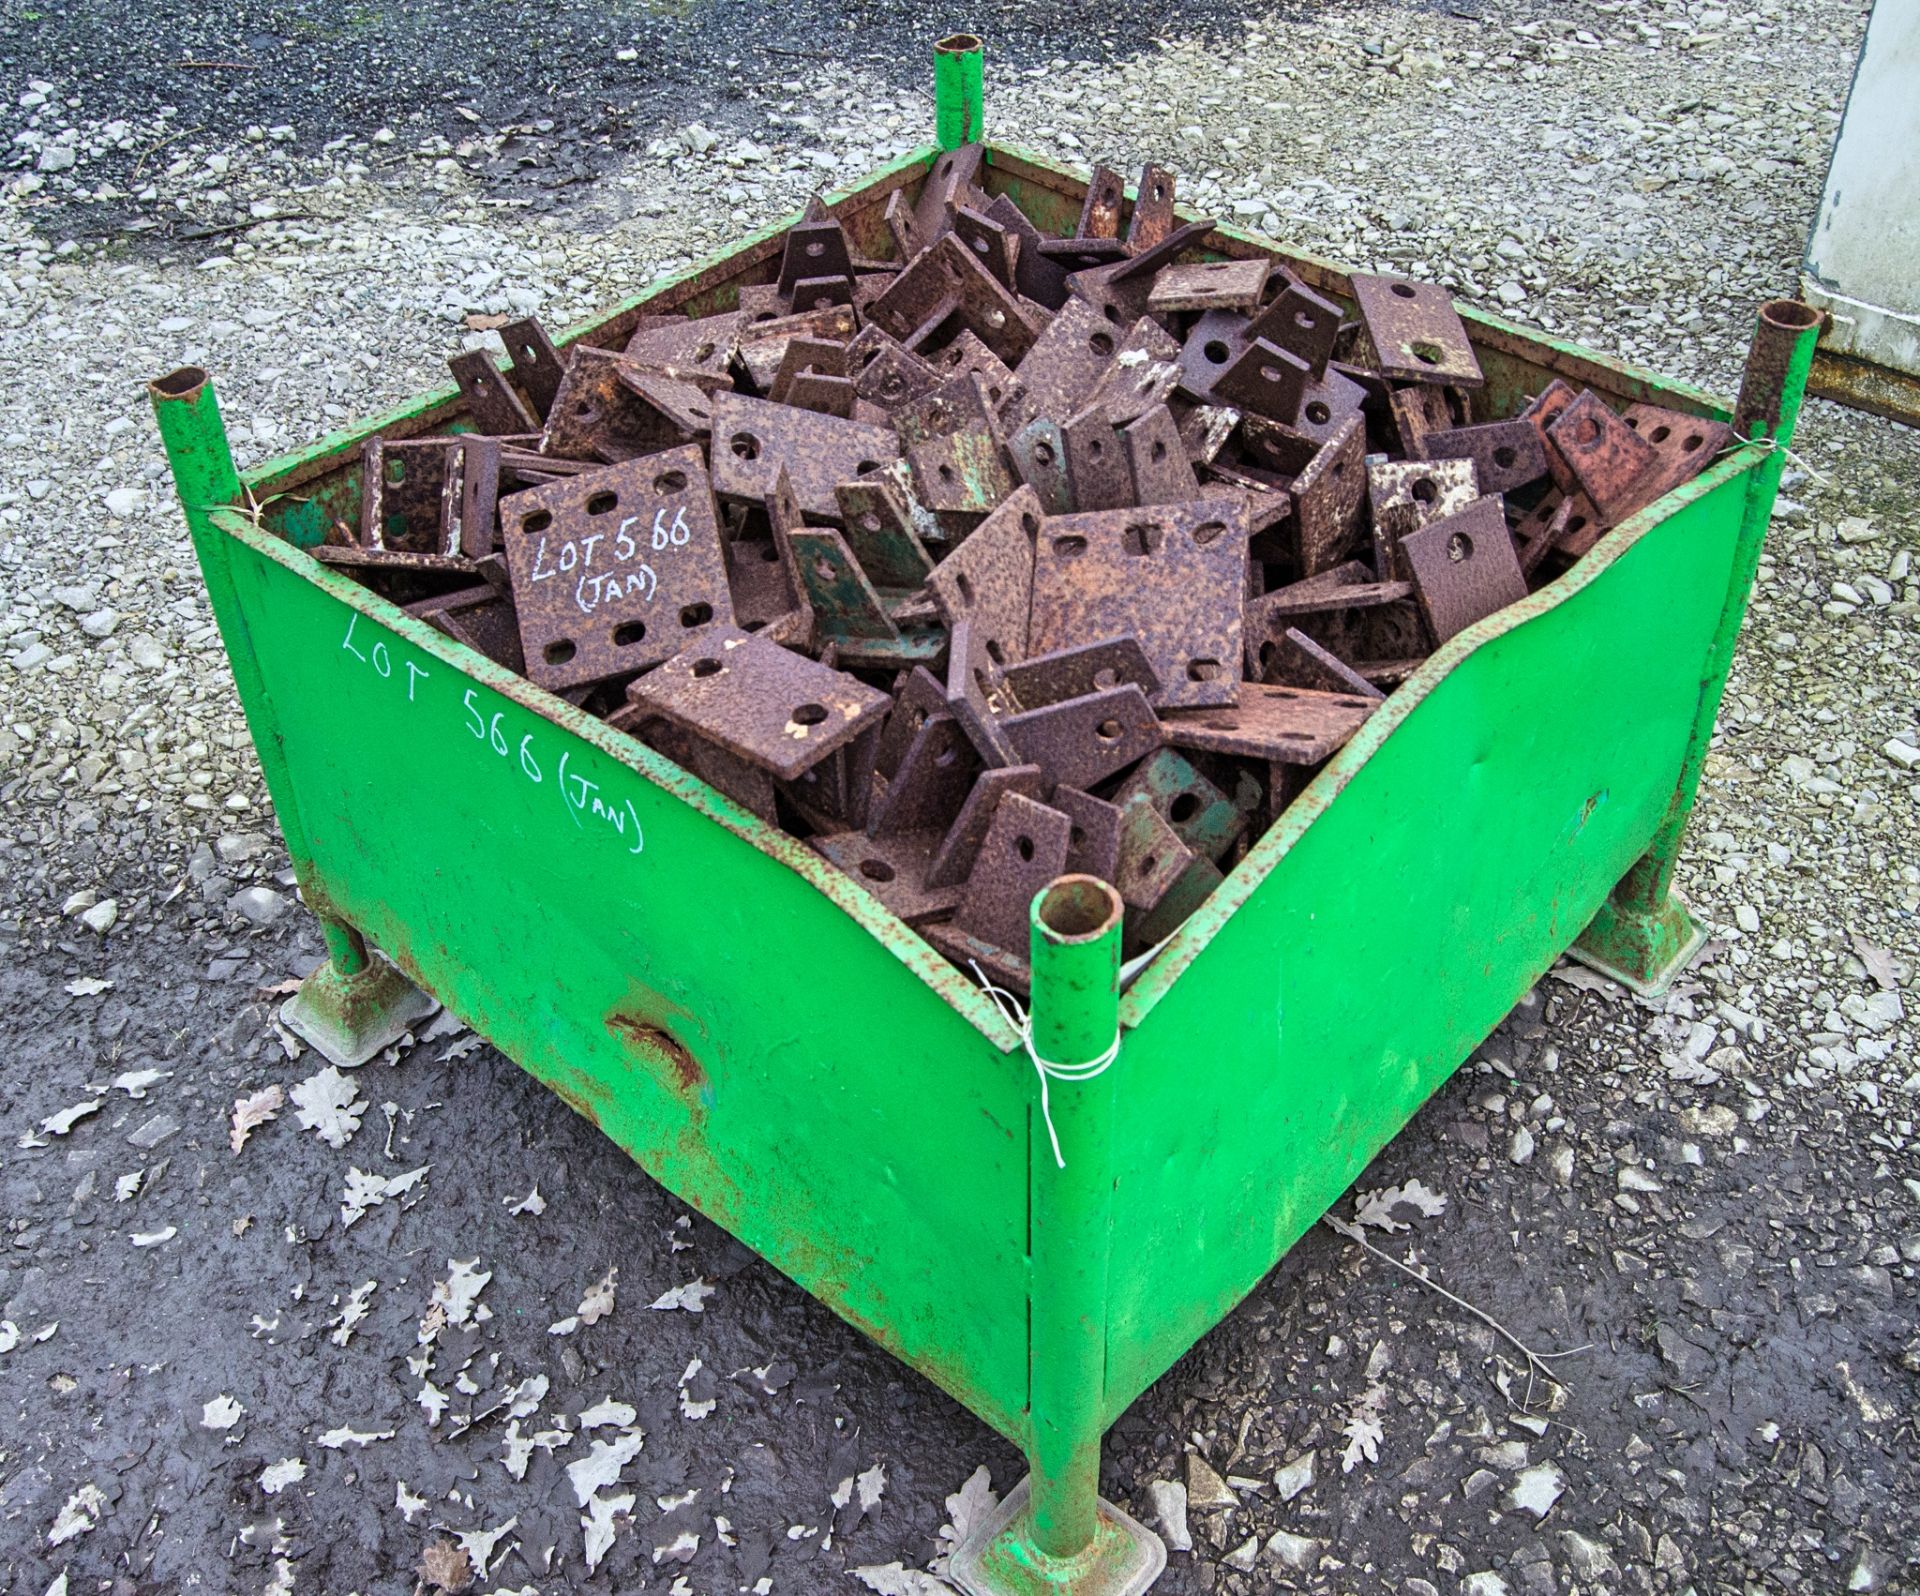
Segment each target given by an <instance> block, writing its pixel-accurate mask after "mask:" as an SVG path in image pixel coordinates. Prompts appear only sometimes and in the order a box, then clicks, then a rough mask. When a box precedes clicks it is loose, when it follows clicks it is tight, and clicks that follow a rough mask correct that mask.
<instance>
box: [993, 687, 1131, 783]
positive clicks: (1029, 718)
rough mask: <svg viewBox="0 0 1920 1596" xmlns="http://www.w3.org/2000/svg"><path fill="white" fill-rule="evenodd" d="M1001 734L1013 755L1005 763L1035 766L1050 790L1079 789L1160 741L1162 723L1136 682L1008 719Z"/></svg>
mask: <svg viewBox="0 0 1920 1596" xmlns="http://www.w3.org/2000/svg"><path fill="white" fill-rule="evenodd" d="M999 730H1000V732H1001V733H1002V735H1003V736H1004V737H1005V738H1006V740H1007V742H1008V744H1009V745H1010V746H1011V747H1012V748H1013V750H1014V752H1015V754H1016V756H1017V757H1016V758H1015V759H1014V760H1010V761H1008V763H1018V764H1030V765H1038V766H1039V767H1040V768H1041V770H1043V771H1044V772H1045V773H1046V778H1047V785H1048V786H1049V787H1054V786H1067V787H1078V788H1080V789H1081V790H1082V791H1086V790H1088V789H1091V788H1093V787H1097V786H1098V785H1099V784H1100V783H1101V782H1103V781H1105V780H1106V779H1107V778H1108V777H1109V776H1112V775H1115V774H1116V773H1118V772H1119V771H1122V770H1124V769H1126V767H1127V766H1128V765H1131V764H1132V763H1133V762H1134V761H1135V760H1136V759H1140V758H1143V757H1144V756H1146V755H1147V754H1150V753H1152V752H1153V751H1154V749H1156V748H1158V747H1159V746H1160V743H1161V736H1160V723H1159V721H1158V720H1157V719H1155V717H1154V712H1153V710H1152V709H1151V708H1150V707H1149V706H1148V704H1147V695H1146V694H1145V693H1143V692H1141V690H1140V688H1139V685H1138V684H1137V683H1134V682H1122V683H1121V684H1120V685H1119V686H1117V687H1108V688H1103V689H1102V690H1101V691H1099V692H1096V693H1086V694H1083V695H1082V696H1081V697H1079V698H1068V699H1063V700H1061V701H1060V702H1059V703H1057V704H1048V705H1047V706H1046V707H1045V708H1042V709H1029V710H1023V711H1021V712H1020V713H1019V714H1015V715H1008V716H1006V717H1005V718H1003V719H1002V720H1001V721H1000V722H999Z"/></svg>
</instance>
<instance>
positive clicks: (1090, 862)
mask: <svg viewBox="0 0 1920 1596" xmlns="http://www.w3.org/2000/svg"><path fill="white" fill-rule="evenodd" d="M1053 807H1054V808H1056V809H1058V810H1059V811H1060V813H1061V814H1063V815H1065V816H1066V817H1067V819H1068V820H1069V821H1071V822H1072V824H1073V829H1072V830H1071V831H1070V832H1069V833H1068V834H1067V869H1068V870H1070V871H1073V872H1075V873H1077V874H1081V875H1089V876H1098V877H1099V878H1100V879H1101V880H1102V881H1112V880H1113V878H1114V876H1115V875H1116V874H1118V872H1119V869H1120V826H1121V814H1120V811H1119V809H1118V808H1116V807H1115V806H1114V805H1112V804H1110V803H1108V802H1107V801H1106V800H1105V799H1104V798H1096V797H1094V796H1093V794H1092V793H1087V792H1082V791H1081V790H1080V789H1079V788H1078V787H1064V786H1062V787H1055V788H1054V789H1053Z"/></svg>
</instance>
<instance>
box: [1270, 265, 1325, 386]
mask: <svg viewBox="0 0 1920 1596" xmlns="http://www.w3.org/2000/svg"><path fill="white" fill-rule="evenodd" d="M1339 335H1340V307H1339V306H1338V305H1336V304H1335V303H1334V302H1333V301H1332V300H1330V299H1326V298H1323V297H1322V296H1321V295H1319V294H1316V293H1315V292H1314V291H1313V290H1312V289H1311V288H1309V287H1307V285H1306V284H1305V283H1303V282H1301V281H1300V280H1299V279H1298V278H1297V277H1294V276H1292V275H1291V274H1289V275H1288V276H1287V278H1286V280H1285V282H1284V283H1283V284H1282V285H1281V289H1280V292H1279V293H1278V294H1276V295H1275V296H1274V298H1273V300H1272V302H1271V303H1270V304H1269V305H1268V306H1267V307H1266V309H1264V310H1261V311H1259V312H1257V313H1256V314H1255V316H1254V318H1253V320H1252V321H1251V322H1250V323H1249V324H1248V326H1247V337H1248V338H1250V339H1251V338H1264V339H1266V340H1267V342H1268V343H1270V344H1274V345H1276V346H1277V347H1279V348H1281V349H1284V350H1286V351H1287V353H1288V354H1290V355H1295V356H1298V357H1299V358H1300V359H1301V360H1304V361H1305V362H1306V363H1307V370H1308V372H1309V373H1310V374H1311V376H1312V378H1313V380H1314V381H1315V382H1318V381H1319V380H1320V379H1321V378H1322V377H1324V376H1325V375H1326V374H1327V362H1328V361H1329V360H1330V359H1332V357H1333V344H1334V340H1335V339H1336V338H1337V337H1338V336H1339Z"/></svg>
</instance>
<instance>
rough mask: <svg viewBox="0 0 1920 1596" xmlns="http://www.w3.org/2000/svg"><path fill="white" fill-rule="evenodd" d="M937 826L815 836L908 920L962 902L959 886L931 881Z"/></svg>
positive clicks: (936, 916) (943, 912)
mask: <svg viewBox="0 0 1920 1596" xmlns="http://www.w3.org/2000/svg"><path fill="white" fill-rule="evenodd" d="M939 841H940V833H939V832H937V831H921V832H909V833H906V834H904V835H899V836H892V837H869V836H868V835H867V834H866V833H865V832H864V831H838V832H832V833H829V834H828V835H827V836H824V837H815V838H814V839H813V846H814V847H815V848H816V849H818V850H819V851H820V852H821V853H822V854H824V855H826V857H827V858H828V859H829V860H831V861H832V862H833V863H834V864H835V865H837V866H839V867H840V869H841V870H843V871H845V872H846V873H847V874H848V875H850V876H852V877H853V879H854V880H855V881H857V882H859V883H860V885H861V886H863V887H865V888H866V889H867V891H869V892H871V893H872V894H873V895H874V896H875V897H876V898H878V899H879V900H880V901H881V903H883V904H884V905H886V907H887V909H888V910H889V911H891V912H892V913H893V914H894V915H895V916H897V917H898V918H899V919H902V920H904V921H906V923H907V924H908V925H912V926H919V925H925V924H926V923H927V921H929V920H940V919H945V918H946V916H948V915H950V914H952V913H953V911H954V910H955V909H957V908H958V907H959V906H960V888H959V887H958V886H951V887H929V886H928V885H927V884H926V871H927V861H928V860H929V859H931V858H932V857H933V850H934V848H935V847H936V846H937V845H938V844H939Z"/></svg>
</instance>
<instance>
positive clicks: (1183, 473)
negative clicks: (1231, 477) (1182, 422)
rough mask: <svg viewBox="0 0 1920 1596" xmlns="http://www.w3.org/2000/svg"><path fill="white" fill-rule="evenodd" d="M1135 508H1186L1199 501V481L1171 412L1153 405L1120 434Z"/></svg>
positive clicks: (1161, 405)
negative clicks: (1180, 505)
mask: <svg viewBox="0 0 1920 1596" xmlns="http://www.w3.org/2000/svg"><path fill="white" fill-rule="evenodd" d="M1120 442H1121V448H1122V451H1123V452H1124V453H1125V455H1126V459H1127V471H1128V475H1129V476H1131V477H1132V478H1133V498H1134V502H1135V503H1136V504H1189V503H1191V502H1192V501H1193V500H1195V499H1198V498H1199V497H1200V479H1199V478H1198V477H1197V476H1195V475H1194V471H1193V462H1192V461H1191V460H1189V459H1188V458H1187V451H1186V445H1185V444H1184V442H1183V441H1182V440H1181V437H1180V427H1179V423H1177V422H1176V421H1175V420H1174V419H1173V412H1172V411H1171V410H1169V409H1168V408H1167V407H1166V406H1165V405H1164V404H1159V405H1155V406H1154V407H1153V408H1152V409H1151V410H1149V411H1147V412H1146V413H1145V414H1144V415H1142V416H1141V417H1140V418H1139V419H1138V420H1136V421H1130V422H1128V423H1127V425H1126V426H1125V427H1123V428H1122V429H1121V431H1120Z"/></svg>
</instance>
